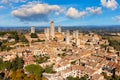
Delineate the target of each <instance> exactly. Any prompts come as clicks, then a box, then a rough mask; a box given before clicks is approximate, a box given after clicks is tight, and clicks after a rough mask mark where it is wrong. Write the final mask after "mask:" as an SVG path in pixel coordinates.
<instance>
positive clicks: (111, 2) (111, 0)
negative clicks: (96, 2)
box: [101, 0, 118, 10]
mask: <svg viewBox="0 0 120 80" xmlns="http://www.w3.org/2000/svg"><path fill="white" fill-rule="evenodd" d="M101 4H102V6H104V7H106V8H109V9H112V10H115V9H116V8H117V7H118V3H117V1H116V0H101Z"/></svg>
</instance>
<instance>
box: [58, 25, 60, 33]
mask: <svg viewBox="0 0 120 80" xmlns="http://www.w3.org/2000/svg"><path fill="white" fill-rule="evenodd" d="M58 32H59V33H61V26H60V25H59V26H58Z"/></svg>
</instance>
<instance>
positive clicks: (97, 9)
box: [86, 7, 102, 14]
mask: <svg viewBox="0 0 120 80" xmlns="http://www.w3.org/2000/svg"><path fill="white" fill-rule="evenodd" d="M86 10H87V11H89V12H90V13H92V14H101V13H102V10H101V7H97V8H95V7H87V8H86Z"/></svg>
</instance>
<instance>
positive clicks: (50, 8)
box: [12, 3, 61, 21]
mask: <svg viewBox="0 0 120 80" xmlns="http://www.w3.org/2000/svg"><path fill="white" fill-rule="evenodd" d="M60 10H61V8H60V7H59V6H58V5H48V4H38V3H28V4H27V5H23V6H21V7H20V8H19V9H17V10H13V11H12V15H13V16H15V17H17V18H19V19H20V20H22V21H48V20H49V15H50V14H51V12H60Z"/></svg>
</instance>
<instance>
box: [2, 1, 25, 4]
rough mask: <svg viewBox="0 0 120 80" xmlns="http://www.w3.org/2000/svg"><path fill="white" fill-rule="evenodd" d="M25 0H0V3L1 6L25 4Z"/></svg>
mask: <svg viewBox="0 0 120 80" xmlns="http://www.w3.org/2000/svg"><path fill="white" fill-rule="evenodd" d="M26 1H27V0H1V1H0V3H3V4H11V3H18V2H26Z"/></svg>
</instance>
